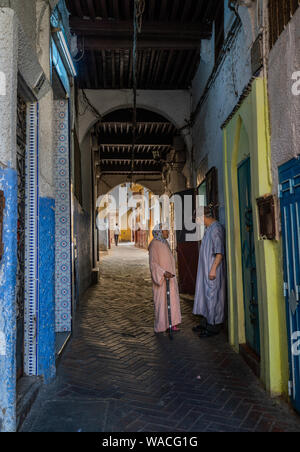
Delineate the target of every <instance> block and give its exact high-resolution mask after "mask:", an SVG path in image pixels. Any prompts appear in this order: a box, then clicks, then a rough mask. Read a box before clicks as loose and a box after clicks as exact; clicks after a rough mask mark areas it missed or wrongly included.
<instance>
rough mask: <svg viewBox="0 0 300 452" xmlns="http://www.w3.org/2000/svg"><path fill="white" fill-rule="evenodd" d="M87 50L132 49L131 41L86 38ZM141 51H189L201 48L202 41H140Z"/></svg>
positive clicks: (138, 45)
mask: <svg viewBox="0 0 300 452" xmlns="http://www.w3.org/2000/svg"><path fill="white" fill-rule="evenodd" d="M84 43H85V48H86V49H91V50H92V49H94V50H102V49H106V50H114V49H115V50H116V49H131V47H132V41H131V40H127V39H124V40H121V39H111V38H95V37H86V38H85V40H84ZM137 47H138V48H139V49H159V50H168V49H174V50H189V49H197V48H199V47H200V40H180V39H179V40H178V39H177V40H175V39H174V40H173V39H172V40H157V41H154V40H148V39H144V40H141V39H140V40H139V41H138V43H137Z"/></svg>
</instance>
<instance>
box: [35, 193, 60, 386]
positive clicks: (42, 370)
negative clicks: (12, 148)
mask: <svg viewBox="0 0 300 452" xmlns="http://www.w3.org/2000/svg"><path fill="white" fill-rule="evenodd" d="M38 374H39V375H42V376H43V377H44V380H45V383H48V382H50V381H51V380H52V379H53V378H54V377H55V375H56V367H55V201H54V200H53V199H50V198H40V199H39V309H38Z"/></svg>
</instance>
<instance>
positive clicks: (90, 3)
mask: <svg viewBox="0 0 300 452" xmlns="http://www.w3.org/2000/svg"><path fill="white" fill-rule="evenodd" d="M87 7H88V11H89V15H90V17H91V19H92V20H95V19H96V11H95V7H94V0H87Z"/></svg>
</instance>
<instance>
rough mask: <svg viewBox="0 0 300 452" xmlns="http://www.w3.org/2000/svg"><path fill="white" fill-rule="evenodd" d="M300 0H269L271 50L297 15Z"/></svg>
mask: <svg viewBox="0 0 300 452" xmlns="http://www.w3.org/2000/svg"><path fill="white" fill-rule="evenodd" d="M299 5H300V0H269V23H270V48H272V47H273V46H274V44H275V42H276V41H277V39H278V38H279V36H280V35H281V33H282V32H283V30H284V28H285V27H286V25H287V24H288V22H289V21H290V20H291V18H292V17H293V15H294V14H295V12H296V10H297V8H298V7H299Z"/></svg>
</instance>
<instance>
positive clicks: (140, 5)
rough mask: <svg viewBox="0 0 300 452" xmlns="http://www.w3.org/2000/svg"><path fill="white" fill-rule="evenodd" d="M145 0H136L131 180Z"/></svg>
mask: <svg viewBox="0 0 300 452" xmlns="http://www.w3.org/2000/svg"><path fill="white" fill-rule="evenodd" d="M145 7H146V2H145V0H134V13H133V58H132V65H133V71H132V72H133V119H132V158H131V180H133V172H134V157H135V155H134V151H135V144H136V131H137V101H136V100H137V41H138V34H139V33H141V32H142V24H143V14H144V12H145Z"/></svg>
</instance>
